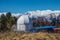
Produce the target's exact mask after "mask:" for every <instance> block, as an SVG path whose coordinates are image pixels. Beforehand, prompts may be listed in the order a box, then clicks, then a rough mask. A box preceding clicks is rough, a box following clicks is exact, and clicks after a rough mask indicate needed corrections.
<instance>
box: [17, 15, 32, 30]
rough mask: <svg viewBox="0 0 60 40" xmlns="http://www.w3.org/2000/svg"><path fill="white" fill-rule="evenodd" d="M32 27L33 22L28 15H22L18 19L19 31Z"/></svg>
mask: <svg viewBox="0 0 60 40" xmlns="http://www.w3.org/2000/svg"><path fill="white" fill-rule="evenodd" d="M31 27H32V23H31V22H30V19H29V16H28V15H22V16H21V17H19V19H18V20H17V30H18V31H26V30H30V29H31Z"/></svg>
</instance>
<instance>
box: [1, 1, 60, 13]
mask: <svg viewBox="0 0 60 40" xmlns="http://www.w3.org/2000/svg"><path fill="white" fill-rule="evenodd" d="M47 9H49V10H60V0H0V12H16V13H17V12H20V13H23V12H26V11H32V10H47Z"/></svg>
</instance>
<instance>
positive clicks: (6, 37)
mask: <svg viewBox="0 0 60 40" xmlns="http://www.w3.org/2000/svg"><path fill="white" fill-rule="evenodd" d="M0 40H60V34H58V33H44V32H38V33H19V32H14V31H8V32H5V33H0Z"/></svg>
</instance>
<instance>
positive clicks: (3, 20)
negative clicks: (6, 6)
mask: <svg viewBox="0 0 60 40" xmlns="http://www.w3.org/2000/svg"><path fill="white" fill-rule="evenodd" d="M16 21H17V18H16V17H14V16H12V15H11V13H10V12H7V13H6V15H4V14H2V15H1V17H0V31H6V30H10V29H11V28H12V26H13V25H14V24H16Z"/></svg>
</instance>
